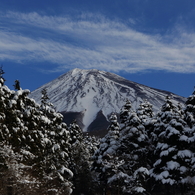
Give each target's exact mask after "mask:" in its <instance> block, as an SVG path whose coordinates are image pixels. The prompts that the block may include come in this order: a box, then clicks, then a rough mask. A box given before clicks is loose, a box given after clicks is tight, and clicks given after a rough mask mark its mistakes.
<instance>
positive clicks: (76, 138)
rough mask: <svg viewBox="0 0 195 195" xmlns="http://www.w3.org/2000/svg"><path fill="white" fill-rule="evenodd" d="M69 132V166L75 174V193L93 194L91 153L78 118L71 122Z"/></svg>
mask: <svg viewBox="0 0 195 195" xmlns="http://www.w3.org/2000/svg"><path fill="white" fill-rule="evenodd" d="M69 132H70V144H71V153H70V163H69V168H70V169H71V170H72V171H73V174H74V176H73V179H72V181H73V185H74V190H73V195H74V194H75V195H77V194H80V193H83V194H86V195H87V194H91V193H92V192H91V180H92V177H91V172H90V166H91V154H90V151H89V150H88V148H87V145H86V142H85V139H84V136H83V132H82V130H81V128H80V127H79V125H78V124H77V122H76V120H74V121H73V122H72V123H71V124H70V126H69Z"/></svg>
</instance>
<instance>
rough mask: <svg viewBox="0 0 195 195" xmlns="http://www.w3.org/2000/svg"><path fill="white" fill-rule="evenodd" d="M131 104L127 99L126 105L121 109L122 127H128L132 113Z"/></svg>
mask: <svg viewBox="0 0 195 195" xmlns="http://www.w3.org/2000/svg"><path fill="white" fill-rule="evenodd" d="M131 107H132V106H131V102H130V101H129V100H128V99H127V100H126V103H125V105H124V106H123V107H122V108H121V111H120V126H121V128H123V126H126V125H127V123H128V119H129V115H130V113H131V112H132V110H131Z"/></svg>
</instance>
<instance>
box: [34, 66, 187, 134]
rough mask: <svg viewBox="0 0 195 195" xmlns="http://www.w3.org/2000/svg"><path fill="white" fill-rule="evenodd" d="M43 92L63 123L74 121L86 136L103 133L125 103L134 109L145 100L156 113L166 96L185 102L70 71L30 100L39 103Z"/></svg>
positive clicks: (106, 76)
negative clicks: (45, 91)
mask: <svg viewBox="0 0 195 195" xmlns="http://www.w3.org/2000/svg"><path fill="white" fill-rule="evenodd" d="M44 88H45V89H46V90H47V94H48V97H49V101H50V102H51V103H52V104H53V105H54V107H55V108H56V111H58V112H61V113H62V114H63V115H64V121H65V122H66V123H67V124H69V123H70V122H72V120H73V119H77V122H78V123H79V125H80V126H81V128H82V129H83V131H85V132H86V131H98V129H99V130H100V129H101V130H103V129H104V130H105V129H106V128H107V126H108V124H109V122H108V117H109V115H110V114H111V113H112V112H115V113H119V112H120V109H121V107H122V106H123V105H124V104H125V102H126V99H129V100H130V101H131V103H132V107H133V109H137V108H138V106H139V104H140V103H142V102H143V101H144V100H146V99H147V100H148V101H149V102H150V103H151V104H152V105H153V109H154V111H158V110H159V108H160V107H161V105H162V104H163V103H164V101H165V97H166V96H167V95H168V96H171V97H172V98H173V101H174V102H175V103H176V104H177V103H178V102H180V103H184V102H185V100H186V99H185V98H184V97H181V96H178V95H176V94H173V93H171V92H168V91H163V90H159V89H154V88H150V87H148V86H145V85H142V84H138V83H135V82H132V81H129V80H127V79H125V78H123V77H120V76H118V75H116V74H113V73H110V72H105V71H99V70H96V69H92V70H82V69H78V68H76V69H73V70H71V71H69V72H67V73H65V74H63V75H61V76H60V77H58V78H57V79H55V80H53V81H51V82H49V83H47V84H45V85H43V86H41V87H40V88H38V89H36V90H35V91H33V92H32V93H31V94H30V97H31V98H33V99H35V100H36V101H37V102H38V103H40V101H41V95H42V94H41V91H42V90H43V89H44Z"/></svg>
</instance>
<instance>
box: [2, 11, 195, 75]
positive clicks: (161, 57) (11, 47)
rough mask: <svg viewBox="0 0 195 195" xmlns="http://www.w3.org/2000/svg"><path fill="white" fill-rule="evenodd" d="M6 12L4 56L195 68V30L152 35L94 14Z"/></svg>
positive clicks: (69, 63)
mask: <svg viewBox="0 0 195 195" xmlns="http://www.w3.org/2000/svg"><path fill="white" fill-rule="evenodd" d="M1 18H3V20H4V21H5V22H6V23H7V24H6V25H5V28H4V29H3V28H1V29H0V37H1V39H0V60H13V61H18V62H28V61H31V62H33V61H35V62H44V61H45V62H52V63H54V64H57V65H58V67H57V68H56V71H59V70H60V71H62V70H63V69H70V68H75V67H80V68H98V69H101V70H108V71H110V70H112V71H115V72H117V71H121V70H125V71H127V72H138V71H145V70H165V71H171V72H183V73H188V72H195V33H192V32H191V33H188V32H186V31H183V30H182V29H177V31H176V32H174V33H173V34H168V35H166V36H160V35H149V34H144V33H141V32H137V31H135V30H133V29H131V28H129V27H128V26H127V25H125V24H123V23H121V22H119V21H111V20H108V19H106V18H105V17H103V16H101V15H99V16H97V15H93V14H83V15H81V16H80V17H75V18H71V17H69V16H61V17H57V16H55V17H51V16H41V15H39V14H37V13H29V14H22V13H14V12H8V13H7V14H6V15H3V14H1ZM27 31H28V32H29V31H30V34H28V33H26V32H27ZM175 35H177V36H175Z"/></svg>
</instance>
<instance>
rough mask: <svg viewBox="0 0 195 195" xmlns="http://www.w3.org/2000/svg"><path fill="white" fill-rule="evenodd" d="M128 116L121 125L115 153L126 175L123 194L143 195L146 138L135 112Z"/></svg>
mask: <svg viewBox="0 0 195 195" xmlns="http://www.w3.org/2000/svg"><path fill="white" fill-rule="evenodd" d="M128 115H129V116H128V118H126V120H127V121H124V123H125V124H126V125H125V126H124V125H122V128H121V131H120V140H119V148H118V151H117V154H118V156H119V159H122V160H124V164H123V165H122V168H123V170H124V174H126V175H128V177H125V178H124V185H123V186H122V189H123V194H139V193H141V194H145V193H146V186H145V185H146V184H145V182H146V180H145V179H146V175H147V174H148V160H147V153H148V136H147V133H146V131H145V127H144V126H143V125H142V122H141V120H140V118H139V117H138V116H137V114H136V112H134V111H131V112H130V113H129V114H128ZM141 170H144V171H141ZM138 173H139V175H140V176H139V177H138ZM141 175H142V177H141Z"/></svg>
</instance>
